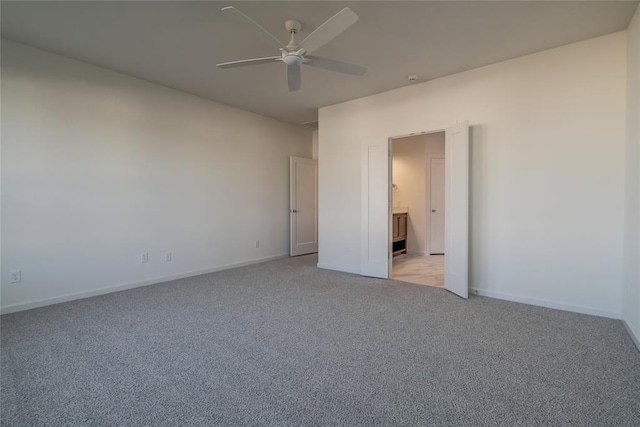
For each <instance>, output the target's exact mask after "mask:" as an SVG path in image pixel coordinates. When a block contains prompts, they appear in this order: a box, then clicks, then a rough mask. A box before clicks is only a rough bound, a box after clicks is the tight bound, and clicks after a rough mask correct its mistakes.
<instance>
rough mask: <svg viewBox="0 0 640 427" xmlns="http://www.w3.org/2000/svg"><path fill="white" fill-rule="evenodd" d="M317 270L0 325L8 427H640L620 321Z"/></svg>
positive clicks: (639, 355) (638, 376)
mask: <svg viewBox="0 0 640 427" xmlns="http://www.w3.org/2000/svg"><path fill="white" fill-rule="evenodd" d="M315 263H316V258H315V256H306V257H299V258H292V259H286V260H279V261H274V262H269V263H265V264H260V265H255V266H250V267H244V268H239V269H235V270H228V271H224V272H220V273H213V274H207V275H203V276H199V277H193V278H189V279H183V280H177V281H173V282H168V283H165V284H159V285H154V286H148V287H144V288H138V289H134V290H130V291H124V292H119V293H115V294H110V295H105V296H100V297H95V298H90V299H85V300H80V301H74V302H70V303H65V304H59V305H55V306H50V307H44V308H40V309H35V310H31V311H26V312H22V313H16V314H10V315H5V316H2V349H1V350H2V378H1V379H2V424H3V425H16V426H20V425H29V426H36V425H47V426H73V425H105V426H106V425H110V426H111V425H112V426H139V425H149V426H151V425H153V426H176V425H193V426H198V425H225V426H226V425H229V426H234V425H277V426H287V425H296V426H297V425H367V426H371V425H438V426H443V425H455V426H479V425H504V426H514V425H528V426H531V425H552V426H560V425H580V426H587V425H598V426H604V425H607V426H610V425H628V426H638V425H640V352H638V351H637V350H636V349H635V347H634V345H633V343H632V341H631V339H630V338H629V336H628V335H627V333H626V332H625V330H624V328H623V326H622V324H621V323H620V322H619V321H615V320H609V319H603V318H598V317H593V316H586V315H580V314H574V313H567V312H562V311H555V310H550V309H544V308H538V307H532V306H526V305H521V304H516V303H510V302H505V301H498V300H492V299H489V298H480V297H475V298H471V299H470V300H468V301H464V300H462V299H459V298H457V297H455V296H453V295H451V294H449V293H448V292H447V291H445V290H442V289H435V288H430V287H426V286H420V285H412V284H407V283H401V282H396V281H384V280H376V279H368V278H362V277H358V276H353V275H349V274H342V273H337V272H331V271H324V270H317V269H316V268H315V267H314V266H315Z"/></svg>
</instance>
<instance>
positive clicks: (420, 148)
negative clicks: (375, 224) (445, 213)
mask: <svg viewBox="0 0 640 427" xmlns="http://www.w3.org/2000/svg"><path fill="white" fill-rule="evenodd" d="M429 155H440V156H441V157H443V158H444V132H437V133H430V134H427V135H415V136H409V137H404V138H396V139H394V140H393V182H394V183H395V184H396V185H398V191H397V192H394V193H393V206H403V207H408V208H409V215H408V222H409V223H408V230H407V233H408V235H407V247H408V252H409V253H413V254H421V255H425V254H427V253H429V245H428V233H429V227H428V221H429V210H428V205H427V204H428V201H429V197H430V192H429V190H430V187H429V180H428V176H429V172H430V168H429V164H428V158H429Z"/></svg>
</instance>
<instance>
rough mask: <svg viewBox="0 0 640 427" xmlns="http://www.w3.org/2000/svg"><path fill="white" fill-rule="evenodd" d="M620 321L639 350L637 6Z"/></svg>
mask: <svg viewBox="0 0 640 427" xmlns="http://www.w3.org/2000/svg"><path fill="white" fill-rule="evenodd" d="M627 37H628V38H627V43H628V44H627V55H628V59H627V145H626V156H625V159H626V164H625V171H626V187H625V196H626V204H625V214H626V215H625V226H624V236H625V239H624V251H625V259H624V261H625V262H624V295H623V301H624V307H623V319H624V320H625V322H626V324H627V326H628V328H629V329H630V330H631V333H632V334H633V335H634V337H635V340H636V345H637V346H638V348H640V7H638V9H636V13H635V15H634V17H633V20H632V21H631V25H630V26H629V30H628V34H627Z"/></svg>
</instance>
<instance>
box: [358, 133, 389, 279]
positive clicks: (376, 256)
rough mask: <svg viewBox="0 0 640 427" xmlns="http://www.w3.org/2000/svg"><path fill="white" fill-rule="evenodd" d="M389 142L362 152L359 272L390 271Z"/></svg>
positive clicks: (383, 273)
mask: <svg viewBox="0 0 640 427" xmlns="http://www.w3.org/2000/svg"><path fill="white" fill-rule="evenodd" d="M390 164H391V163H390V159H389V142H388V141H387V143H386V144H380V145H367V146H365V147H364V148H363V153H362V230H361V234H362V264H361V266H360V271H361V274H362V275H363V276H371V277H380V278H382V279H388V278H389V273H390V272H391V268H390V265H391V255H390V254H391V246H390V245H391V243H390V242H391V241H392V238H391V231H390V229H391V227H390V225H391V223H390V221H391V215H390V211H391V203H390V202H389V200H390V194H391V188H390V187H391V186H390V185H389V168H390Z"/></svg>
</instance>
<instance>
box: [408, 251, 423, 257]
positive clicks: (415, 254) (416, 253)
mask: <svg viewBox="0 0 640 427" xmlns="http://www.w3.org/2000/svg"><path fill="white" fill-rule="evenodd" d="M407 255H412V256H427V253H426V252H425V251H407Z"/></svg>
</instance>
